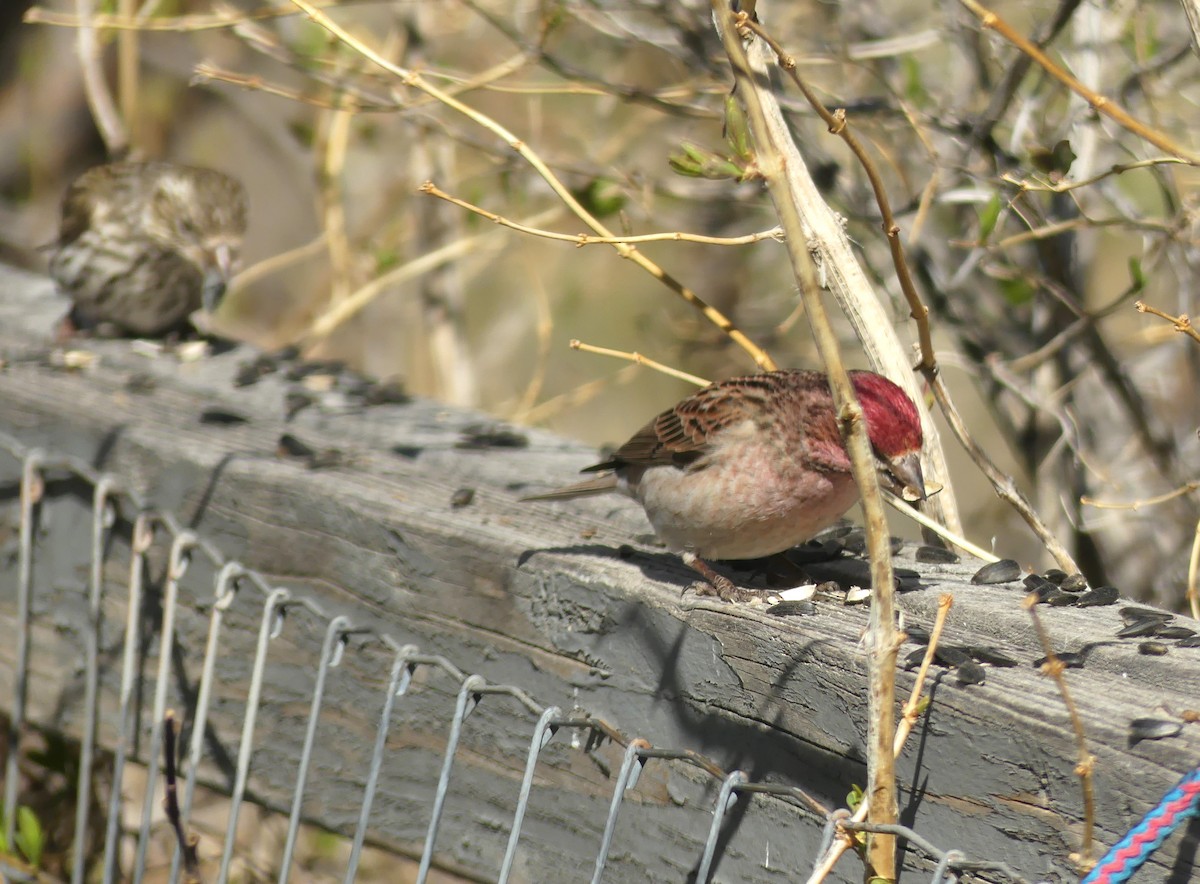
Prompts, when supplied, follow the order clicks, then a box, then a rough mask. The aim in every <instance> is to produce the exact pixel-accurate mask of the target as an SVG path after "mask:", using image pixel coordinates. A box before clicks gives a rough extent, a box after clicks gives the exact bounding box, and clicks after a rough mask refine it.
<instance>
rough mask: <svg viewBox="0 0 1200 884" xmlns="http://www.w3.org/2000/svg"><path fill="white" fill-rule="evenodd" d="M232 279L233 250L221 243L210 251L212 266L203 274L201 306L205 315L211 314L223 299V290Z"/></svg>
mask: <svg viewBox="0 0 1200 884" xmlns="http://www.w3.org/2000/svg"><path fill="white" fill-rule="evenodd" d="M232 277H233V250H232V249H230V248H229V246H227V245H225V244H224V243H221V244H220V245H218V246H215V247H214V248H213V250H212V266H211V267H210V268H209V269H208V271H207V272H205V274H204V288H203V290H202V292H201V296H200V297H201V306H203V308H204V312H205V313H212V312H213V311H215V310H216V309H217V307H218V306H219V305H220V303H221V299H222V298H224V297H225V289H226V288H227V287H228V286H229V280H230V279H231V278H232Z"/></svg>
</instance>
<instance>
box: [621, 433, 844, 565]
mask: <svg viewBox="0 0 1200 884" xmlns="http://www.w3.org/2000/svg"><path fill="white" fill-rule="evenodd" d="M746 423H747V426H745V427H744V428H730V429H729V430H726V431H725V432H724V433H723V434H722V439H721V443H720V445H719V446H717V447H716V448H715V449H714V450H713V451H712V452H711V454H709V456H708V457H707V458H706V459H705V466H703V467H702V468H699V469H697V468H695V467H693V468H691V469H679V468H677V467H674V466H653V467H648V468H646V469H644V470H643V471H640V474H639V471H636V470H630V472H629V473H628V475H627V476H626V477H623V478H624V479H625V481H623V482H622V483H621V484H622V485H623V486H624V488H623V490H625V492H626V493H627V494H629V495H630V496H632V497H634V498H635V499H636V500H638V501H639V502H640V503H641V504H642V506H643V508H644V509H645V510H646V516H647V517H648V518H649V520H650V523H651V524H652V525H653V526H654V530H655V531H656V532H657V533H658V535H659V536H660V537H661V538H662V539H663V540H664V541H665V542H666V543H667V545H668V546H670V547H671V548H672V549H673V550H675V551H677V552H682V551H689V552H693V553H695V554H696V555H697V556H699V557H701V558H708V559H752V558H757V557H759V556H766V555H771V554H772V553H777V552H781V551H782V550H785V549H788V548H790V547H792V546H795V545H796V544H798V543H802V542H804V541H805V540H807V539H809V538H810V537H812V536H813V535H814V534H816V533H817V532H819V531H821V530H822V529H824V528H827V527H828V526H829V525H832V524H833V523H834V522H835V521H837V519H838V518H840V517H841V516H842V515H843V514H844V513H845V512H846V510H848V509H849V508H850V507H851V506H852V505H853V504H854V502H855V500H857V499H858V489H857V488H856V487H855V485H854V480H853V478H852V477H851V476H850V474H849V473H842V472H827V471H819V470H816V469H814V468H812V467H811V465H807V464H806V463H805V462H804V461H803V460H802V459H801V458H799V457H796V456H795V455H794V453H787V454H785V451H784V449H783V448H782V447H781V446H779V445H777V444H775V441H773V440H772V438H771V434H769V433H763V432H762V431H761V429H755V428H754V427H753V426H752V425H751V424H750V422H749V421H747V422H746Z"/></svg>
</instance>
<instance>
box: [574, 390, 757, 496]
mask: <svg viewBox="0 0 1200 884" xmlns="http://www.w3.org/2000/svg"><path fill="white" fill-rule="evenodd" d="M754 380H755V379H754V378H753V377H748V378H730V379H729V380H726V381H721V382H720V383H717V384H712V385H711V386H708V387H705V388H704V389H703V390H699V391H698V392H696V393H694V394H693V395H691V396H689V397H688V398H687V399H684V400H683V401H682V402H680V403H679V404H678V405H676V406H675V407H674V408H669V409H667V410H666V411H664V412H663V413H662V414H660V415H659V416H658V417H656V418H655V419H654V420H652V421H650V423H648V424H646V426H644V427H642V429H640V430H638V432H636V433H635V434H634V435H633V437H632V438H631V439H630V440H629V441H628V442H626V443H625V444H624V445H622V446H621V447H620V448H618V449H617V450H616V452H615V453H614V454H613V456H612V457H611V458H609V459H608V460H606V461H604V462H603V463H599V464H596V465H595V466H593V467H588V468H587V470H585V471H584V472H593V471H597V470H611V469H615V468H617V467H619V466H626V465H628V466H642V467H648V466H664V465H669V466H677V467H687V466H692V465H695V464H696V463H697V462H698V461H700V460H701V459H702V458H703V457H704V456H705V454H707V453H708V451H709V450H710V449H711V447H712V443H713V440H714V438H715V437H716V436H718V435H720V433H721V432H722V431H723V430H726V429H728V428H729V427H731V426H733V425H735V424H739V423H742V422H744V421H745V420H747V419H750V420H756V419H757V418H758V416H759V414H760V413H761V410H762V399H761V397H760V396H757V395H754V394H755V393H756V392H758V390H757V386H758V385H757V384H756V383H754Z"/></svg>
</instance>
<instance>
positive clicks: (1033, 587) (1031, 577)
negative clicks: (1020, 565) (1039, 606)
mask: <svg viewBox="0 0 1200 884" xmlns="http://www.w3.org/2000/svg"><path fill="white" fill-rule="evenodd" d="M1021 582H1022V583H1024V584H1025V588H1026V589H1028V590H1029V591H1030V592H1037V591H1038V589H1039V587H1046V586H1054V585H1055V584H1054V583H1053V582H1052V581H1050V580H1047V579H1046V578H1045V577H1043V576H1042V575H1041V574H1027V575H1026V576H1025V579H1024V580H1022V581H1021Z"/></svg>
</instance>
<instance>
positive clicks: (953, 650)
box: [933, 645, 972, 666]
mask: <svg viewBox="0 0 1200 884" xmlns="http://www.w3.org/2000/svg"><path fill="white" fill-rule="evenodd" d="M933 653H934V657H935V658H936V659H937V661H938V662H939V663H941V664H942V665H944V666H962V665H964V664H966V663H970V662H972V660H971V655H970V654H968V653H967V649H966V648H960V647H959V646H958V645H938V646H937V648H935V649H934V652H933Z"/></svg>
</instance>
